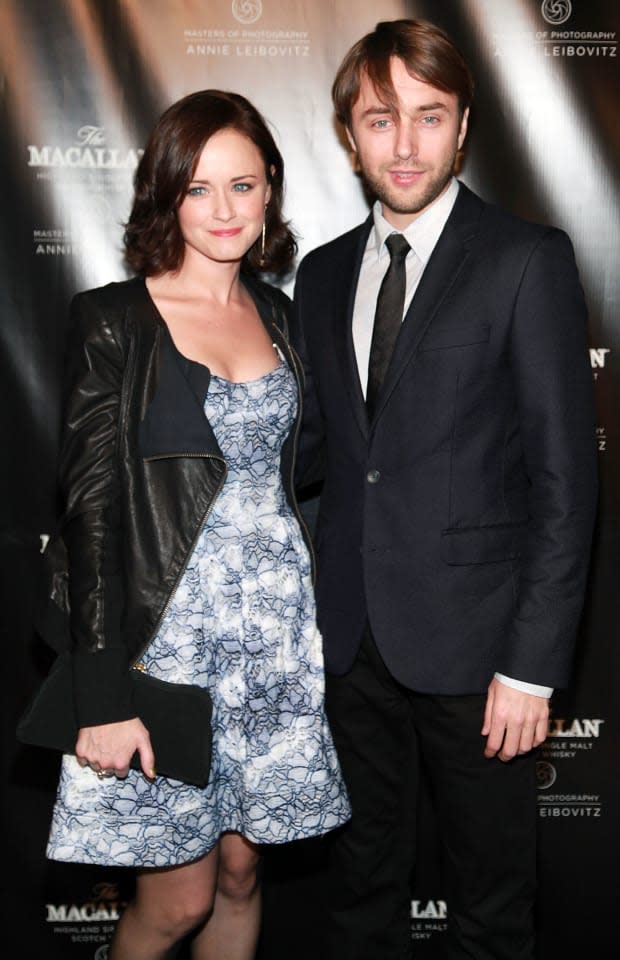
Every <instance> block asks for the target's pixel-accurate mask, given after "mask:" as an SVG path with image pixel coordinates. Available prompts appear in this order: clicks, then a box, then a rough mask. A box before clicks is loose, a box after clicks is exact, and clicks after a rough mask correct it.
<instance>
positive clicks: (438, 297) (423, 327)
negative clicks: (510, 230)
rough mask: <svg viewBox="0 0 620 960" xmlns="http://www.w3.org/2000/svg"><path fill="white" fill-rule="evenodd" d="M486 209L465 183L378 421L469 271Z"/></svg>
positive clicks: (407, 327)
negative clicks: (444, 304) (451, 294)
mask: <svg viewBox="0 0 620 960" xmlns="http://www.w3.org/2000/svg"><path fill="white" fill-rule="evenodd" d="M482 209H483V204H482V201H481V200H479V199H478V197H476V196H475V194H473V193H472V192H471V191H470V190H468V189H467V187H465V186H464V185H463V184H461V185H460V188H459V194H458V197H457V199H456V202H455V204H454V207H453V209H452V212H451V213H450V216H449V217H448V220H447V222H446V225H445V227H444V229H443V231H442V232H441V235H440V237H439V240H438V241H437V244H436V246H435V249H434V250H433V252H432V254H431V257H430V259H429V261H428V263H427V265H426V268H425V270H424V273H423V274H422V278H421V280H420V283H419V285H418V288H417V290H416V292H415V295H414V297H413V300H412V301H411V305H410V307H409V309H408V311H407V313H406V315H405V318H404V320H403V325H402V327H401V330H400V333H399V335H398V339H397V341H396V345H395V347H394V353H393V355H392V359H391V361H390V365H389V367H388V370H387V374H386V377H385V382H384V384H383V390H382V391H381V396H380V400H379V403H378V405H377V409H376V411H375V419H376V417H378V416H379V415H380V413H381V410H382V409H383V407H384V406H385V404H386V402H387V400H388V398H389V396H390V394H391V393H392V391H393V389H394V387H395V386H396V384H397V383H398V380H399V378H400V377H401V376H402V374H403V371H404V370H405V368H406V367H407V365H408V364H409V363H411V362H412V360H413V357H414V355H415V353H416V351H417V349H418V347H419V344H420V341H421V340H422V338H423V336H424V334H425V333H426V331H427V330H428V328H429V326H430V324H431V323H432V321H433V317H434V316H435V314H436V312H437V310H438V308H439V306H440V305H441V302H442V301H443V299H444V298H445V297H446V295H447V294H448V293H449V291H450V289H451V288H452V286H453V284H454V282H455V281H456V279H457V277H458V276H459V274H460V273H461V271H462V270H463V269H465V267H466V264H467V258H468V256H469V248H470V243H471V240H472V239H473V237H474V236H475V234H476V233H477V230H478V222H479V220H480V215H481V213H482Z"/></svg>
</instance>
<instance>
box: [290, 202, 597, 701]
mask: <svg viewBox="0 0 620 960" xmlns="http://www.w3.org/2000/svg"><path fill="white" fill-rule="evenodd" d="M371 228H372V217H369V218H368V220H367V221H366V222H365V223H364V224H362V225H360V226H359V227H357V228H355V229H354V230H351V231H350V232H349V233H346V234H344V235H343V236H341V237H338V238H336V239H335V240H333V241H331V242H330V243H327V244H325V245H324V246H321V247H319V248H318V249H316V250H314V251H312V252H311V253H309V254H308V255H307V256H306V257H305V258H304V259H303V260H302V263H301V264H300V267H299V271H298V274H297V280H296V287H295V302H296V319H295V325H294V326H295V329H294V331H293V341H294V342H295V343H296V345H297V348H298V350H299V352H300V353H301V354H302V359H303V361H304V365H305V367H306V378H307V382H306V395H305V419H304V424H305V426H304V428H303V429H302V438H301V443H300V448H299V467H300V471H299V475H300V476H303V475H305V476H306V477H310V476H312V472H313V469H314V470H316V469H317V468H318V466H319V465H321V472H322V474H323V478H324V482H323V487H322V493H321V496H320V501H319V509H318V520H317V528H316V538H315V542H316V550H317V583H316V596H317V609H318V622H319V627H320V629H321V632H322V634H323V638H324V644H325V657H326V667H327V670H328V671H330V672H333V673H336V674H342V673H344V672H346V671H347V670H348V669H349V668H350V667H351V665H352V663H353V660H354V658H355V655H356V652H357V649H358V647H359V643H360V639H361V636H362V632H363V628H364V624H365V622H366V620H368V621H369V623H370V626H371V629H372V632H373V635H374V637H375V641H376V643H377V645H378V647H379V649H380V651H381V654H382V656H383V658H384V660H385V662H386V665H387V666H388V668H389V669H390V670H391V672H392V673H393V675H394V676H395V677H396V678H397V679H398V680H399V681H401V682H402V683H403V684H405V685H406V686H407V687H409V688H411V689H414V690H418V691H422V692H428V693H443V694H467V693H479V692H484V691H485V690H486V687H487V685H488V683H489V681H490V679H491V678H492V676H493V674H494V672H495V671H499V672H501V673H504V674H506V675H507V676H510V677H513V678H516V679H520V680H524V681H527V682H530V683H537V684H543V685H548V686H552V687H558V686H564V685H566V683H567V681H568V679H569V675H570V667H571V660H572V654H573V648H574V643H575V636H576V632H577V627H578V622H579V617H580V613H581V609H582V605H583V599H584V591H585V585H586V578H587V570H588V561H589V554H590V546H591V538H592V531H593V525H594V519H595V512H596V496H597V464H596V457H597V454H596V445H595V423H594V409H593V383H592V373H591V369H590V364H589V357H588V346H587V336H586V324H587V311H586V306H585V302H584V295H583V291H582V288H581V286H580V283H579V278H578V272H577V267H576V264H575V259H574V254H573V249H572V246H571V243H570V240H569V238H568V237H567V236H566V234H565V233H563V232H562V231H560V230H557V229H555V228H553V227H545V226H540V225H536V224H531V223H528V222H526V221H524V220H521V219H519V218H517V217H514V216H512V215H510V214H508V213H506V212H504V211H501V210H500V209H498V208H497V207H495V206H491V205H489V204H487V203H485V202H483V201H482V200H481V199H480V198H479V197H477V196H476V195H475V194H473V193H472V192H471V191H470V190H469V189H468V188H467V187H465V186H464V185H463V184H461V185H460V188H459V193H458V196H457V200H456V203H455V205H454V207H453V210H452V212H451V214H450V217H449V219H448V221H447V223H446V226H445V227H444V230H443V231H442V234H441V236H440V238H439V241H438V243H437V245H436V247H435V249H434V251H433V254H432V256H431V258H430V260H429V262H428V264H427V266H426V268H425V270H424V273H423V276H422V279H421V281H420V284H419V287H418V289H417V291H416V294H415V296H414V299H413V301H412V304H411V306H410V308H409V310H408V311H407V314H406V316H405V318H404V321H403V324H402V327H401V330H400V333H399V337H398V340H397V343H396V346H395V349H394V354H393V356H392V360H391V363H390V367H389V369H388V372H387V375H386V380H385V383H384V387H383V391H382V394H381V397H380V399H379V402H378V405H377V408H376V413H375V415H374V419H373V420H372V422H371V423H369V422H368V418H367V414H366V409H365V406H364V399H363V396H362V390H361V386H360V382H359V376H358V372H357V366H356V361H355V354H354V349H353V341H352V332H351V327H352V312H353V304H354V299H355V293H356V286H357V279H358V275H359V270H360V264H361V260H362V255H363V252H364V249H365V245H366V241H367V238H368V233H369V231H370V229H371Z"/></svg>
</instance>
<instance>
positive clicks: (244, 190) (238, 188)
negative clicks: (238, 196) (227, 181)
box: [233, 183, 252, 193]
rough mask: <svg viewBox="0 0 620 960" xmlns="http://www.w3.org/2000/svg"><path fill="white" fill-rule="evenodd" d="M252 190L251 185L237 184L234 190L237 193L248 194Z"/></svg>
mask: <svg viewBox="0 0 620 960" xmlns="http://www.w3.org/2000/svg"><path fill="white" fill-rule="evenodd" d="M251 189H252V184H251V183H235V184H234V185H233V190H234V191H235V193H247V191H248V190H251Z"/></svg>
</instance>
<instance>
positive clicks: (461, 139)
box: [457, 107, 469, 150]
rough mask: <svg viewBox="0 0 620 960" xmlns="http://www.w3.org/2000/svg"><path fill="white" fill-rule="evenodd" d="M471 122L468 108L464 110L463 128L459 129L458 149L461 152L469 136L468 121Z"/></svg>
mask: <svg viewBox="0 0 620 960" xmlns="http://www.w3.org/2000/svg"><path fill="white" fill-rule="evenodd" d="M468 120H469V107H466V108H465V110H463V116H462V117H461V126H460V128H459V136H458V140H457V147H458V149H459V150H460V149H461V147H462V146H463V144H464V142H465V136H466V134H467V121H468Z"/></svg>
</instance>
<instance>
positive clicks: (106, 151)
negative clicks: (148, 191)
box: [27, 126, 144, 170]
mask: <svg viewBox="0 0 620 960" xmlns="http://www.w3.org/2000/svg"><path fill="white" fill-rule="evenodd" d="M27 150H28V166H29V167H77V168H81V169H91V170H127V169H132V170H133V169H135V168H136V167H137V165H138V161H139V160H140V157H141V156H142V154H143V153H144V151H143V150H134V149H133V148H131V149H129V150H121V149H119V148H118V147H106V146H105V137H104V133H103V127H94V126H84V127H80V129H79V130H78V131H77V135H76V143H75V144H73V146H71V147H58V146H53V145H51V144H45V145H44V146H42V147H38V146H34V145H33V144H30V145H29V146H28V147H27Z"/></svg>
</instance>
